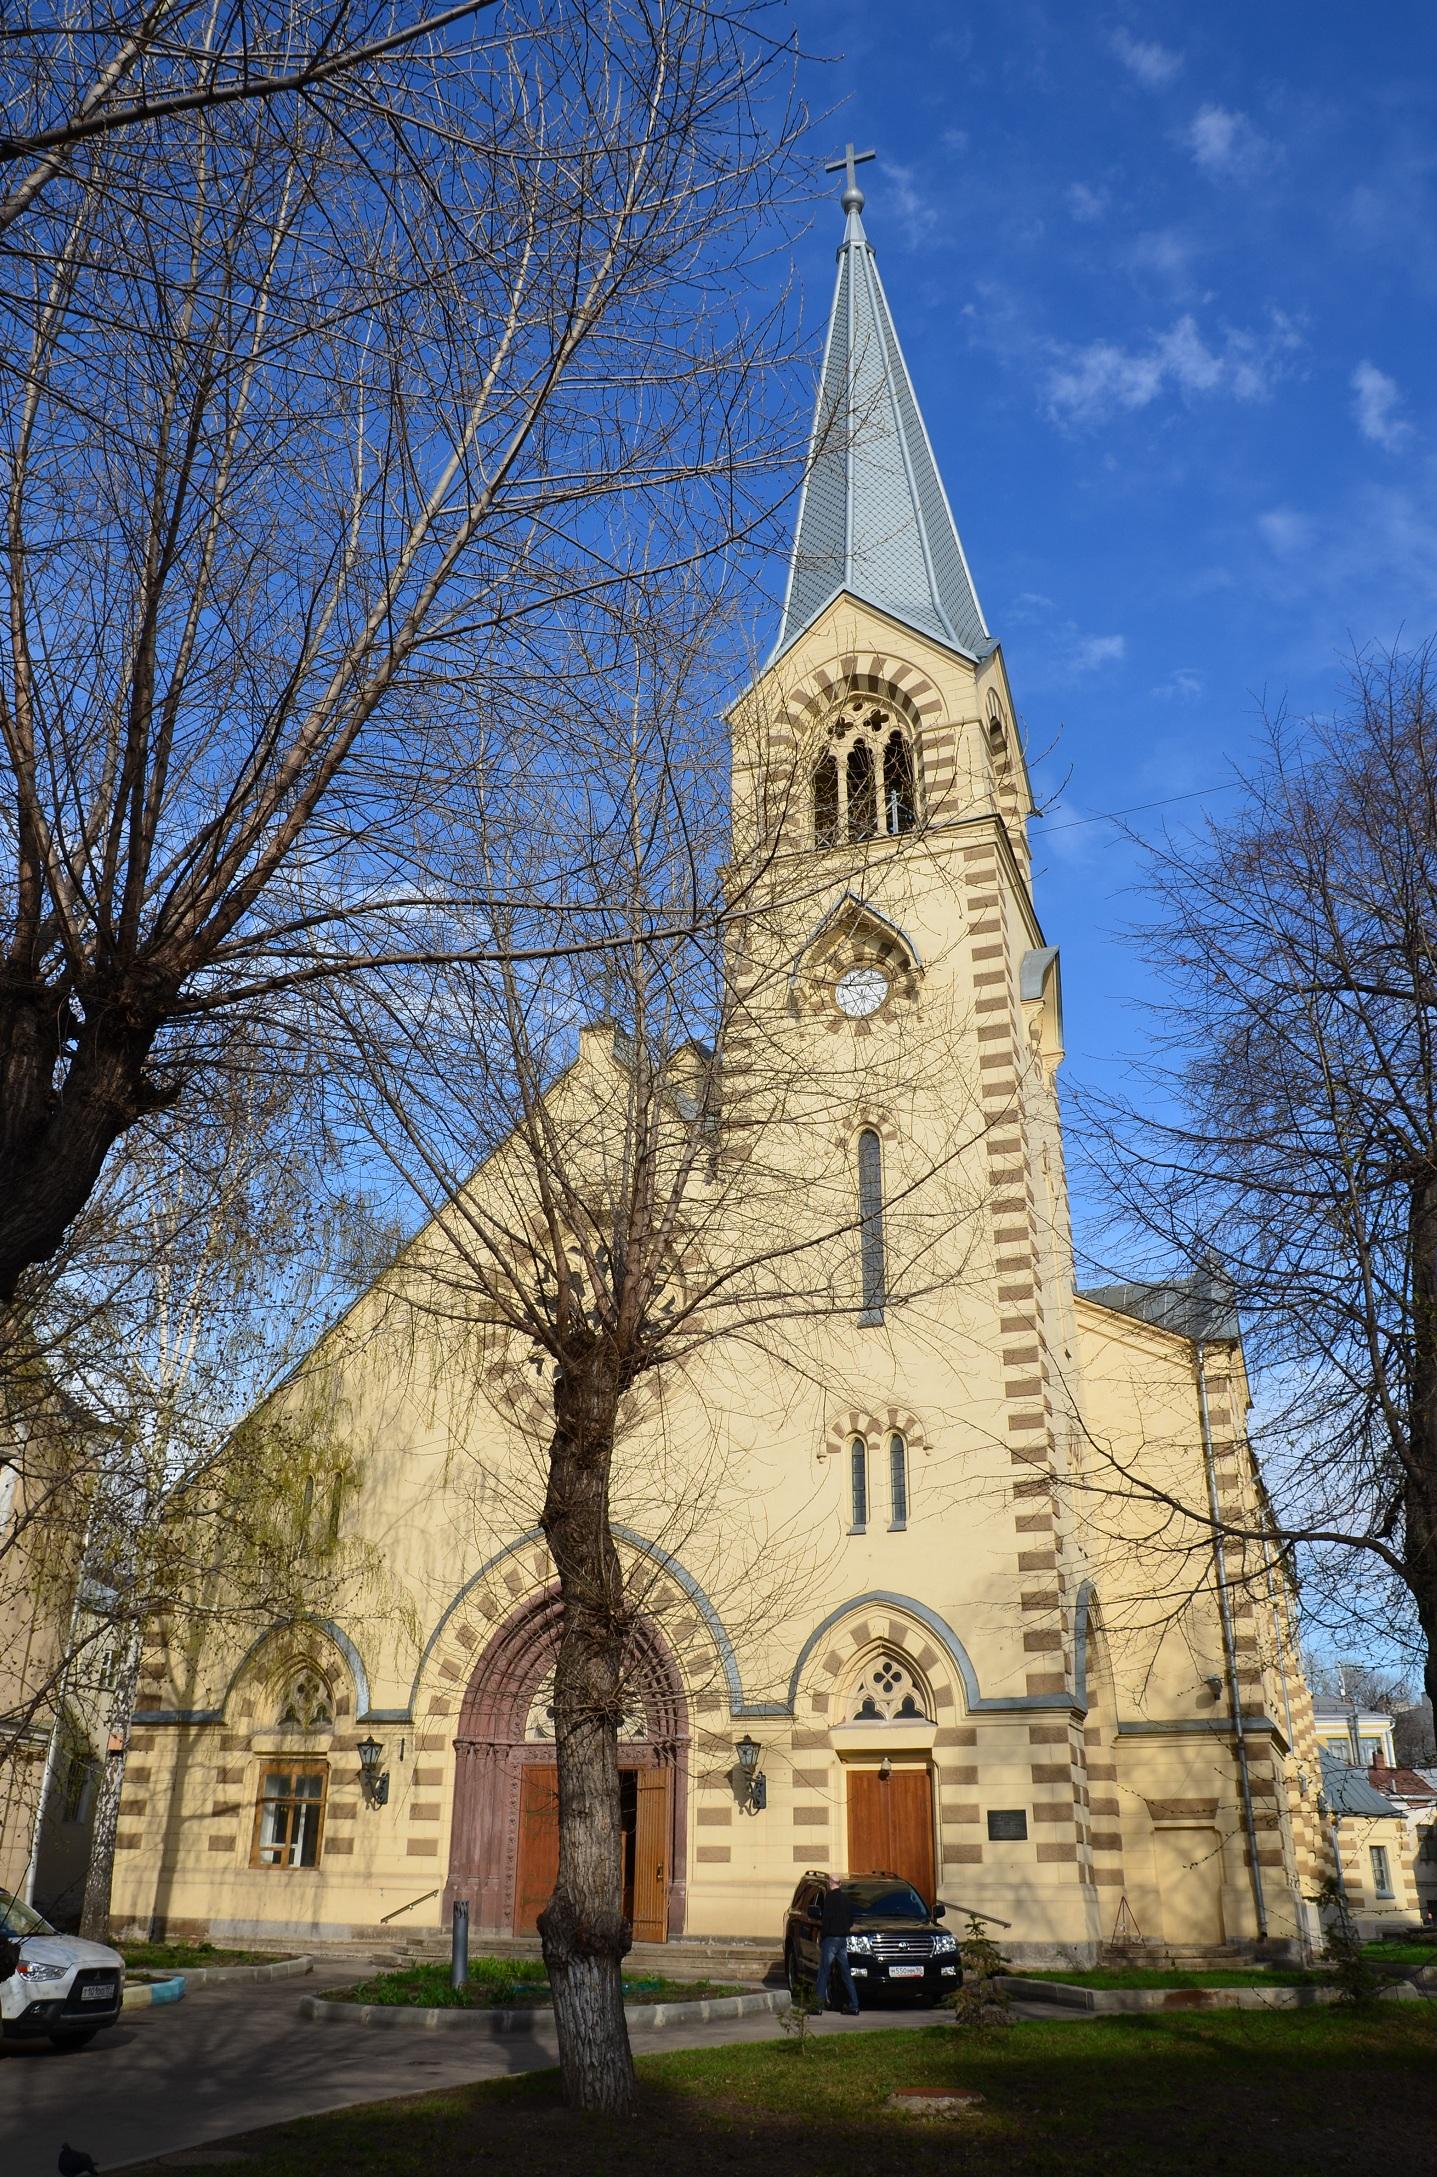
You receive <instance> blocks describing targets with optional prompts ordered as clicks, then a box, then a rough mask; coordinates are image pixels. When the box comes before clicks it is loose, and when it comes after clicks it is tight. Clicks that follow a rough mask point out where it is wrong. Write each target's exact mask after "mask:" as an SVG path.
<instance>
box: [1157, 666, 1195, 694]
mask: <svg viewBox="0 0 1437 2177" xmlns="http://www.w3.org/2000/svg"><path fill="white" fill-rule="evenodd" d="M1153 694H1154V695H1155V696H1157V697H1158V698H1159V699H1160V700H1161V701H1162V702H1164V703H1195V702H1196V701H1197V699H1198V697H1199V696H1200V695H1201V694H1202V674H1201V673H1199V672H1195V671H1194V669H1193V667H1192V666H1190V665H1179V666H1176V667H1175V668H1174V669H1173V671H1172V673H1171V674H1170V675H1169V676H1168V678H1167V679H1166V680H1162V681H1159V683H1158V685H1157V687H1156V688H1154V690H1153Z"/></svg>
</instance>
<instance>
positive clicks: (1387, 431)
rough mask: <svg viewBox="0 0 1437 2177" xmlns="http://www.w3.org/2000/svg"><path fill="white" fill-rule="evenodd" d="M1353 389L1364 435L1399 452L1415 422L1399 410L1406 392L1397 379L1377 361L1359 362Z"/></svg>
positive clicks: (1355, 408) (1358, 421) (1389, 450)
mask: <svg viewBox="0 0 1437 2177" xmlns="http://www.w3.org/2000/svg"><path fill="white" fill-rule="evenodd" d="M1352 391H1353V393H1354V395H1355V396H1356V398H1355V399H1354V402H1353V409H1354V412H1355V414H1356V417H1357V428H1358V430H1359V431H1360V432H1361V433H1362V436H1363V437H1364V438H1370V439H1371V441H1372V443H1373V445H1374V446H1385V447H1386V449H1387V451H1388V453H1396V451H1397V449H1398V447H1399V446H1402V445H1404V444H1405V443H1406V441H1407V440H1408V439H1409V438H1411V436H1412V426H1411V424H1410V423H1409V422H1408V421H1407V418H1406V417H1405V416H1403V415H1402V414H1400V413H1399V411H1400V410H1401V407H1402V392H1401V389H1400V387H1399V386H1398V383H1397V380H1396V379H1395V378H1389V377H1388V375H1387V373H1386V371H1385V370H1379V369H1378V368H1377V365H1376V364H1375V363H1365V362H1364V363H1359V364H1358V366H1357V368H1356V370H1355V371H1354V372H1353V373H1352Z"/></svg>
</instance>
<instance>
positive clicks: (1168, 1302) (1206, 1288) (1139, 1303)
mask: <svg viewBox="0 0 1437 2177" xmlns="http://www.w3.org/2000/svg"><path fill="white" fill-rule="evenodd" d="M1078 1298H1079V1299H1080V1300H1091V1301H1092V1302H1093V1303H1094V1304H1095V1306H1097V1307H1100V1308H1111V1309H1112V1310H1113V1312H1114V1314H1116V1315H1132V1316H1136V1318H1137V1319H1138V1321H1139V1322H1143V1323H1152V1324H1154V1325H1155V1326H1156V1327H1157V1328H1158V1329H1159V1330H1170V1331H1174V1332H1175V1333H1176V1334H1177V1336H1178V1337H1180V1338H1192V1339H1194V1340H1196V1339H1199V1338H1202V1339H1232V1338H1237V1337H1239V1336H1240V1335H1241V1330H1240V1326H1239V1323H1238V1318H1237V1309H1236V1307H1235V1306H1234V1303H1233V1297H1232V1290H1231V1288H1230V1286H1228V1284H1227V1283H1226V1281H1225V1280H1224V1279H1223V1277H1222V1276H1221V1274H1220V1273H1219V1272H1216V1271H1214V1270H1212V1269H1209V1268H1204V1269H1201V1270H1195V1271H1194V1272H1193V1274H1192V1275H1191V1276H1190V1277H1180V1278H1170V1279H1168V1280H1166V1281H1165V1282H1162V1283H1156V1284H1155V1283H1151V1282H1147V1281H1141V1280H1138V1279H1130V1280H1129V1281H1128V1282H1127V1283H1125V1284H1119V1285H1089V1286H1085V1287H1083V1288H1082V1289H1081V1290H1080V1291H1079V1294H1078Z"/></svg>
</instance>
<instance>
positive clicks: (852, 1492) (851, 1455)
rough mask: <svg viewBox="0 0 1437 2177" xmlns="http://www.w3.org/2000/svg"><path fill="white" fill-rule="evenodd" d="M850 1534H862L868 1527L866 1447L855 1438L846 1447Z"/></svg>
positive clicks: (860, 1439)
mask: <svg viewBox="0 0 1437 2177" xmlns="http://www.w3.org/2000/svg"><path fill="white" fill-rule="evenodd" d="M848 1488H849V1510H850V1512H851V1513H852V1518H851V1519H850V1520H849V1526H848V1531H849V1533H850V1534H862V1533H863V1531H864V1529H865V1528H866V1527H867V1525H868V1446H867V1444H865V1443H864V1441H863V1438H862V1437H861V1436H855V1437H854V1439H853V1442H852V1443H851V1444H850V1445H849V1447H848Z"/></svg>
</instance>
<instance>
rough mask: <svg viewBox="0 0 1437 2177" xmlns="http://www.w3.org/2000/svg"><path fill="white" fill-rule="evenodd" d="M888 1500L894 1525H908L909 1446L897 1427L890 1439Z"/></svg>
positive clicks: (891, 1522)
mask: <svg viewBox="0 0 1437 2177" xmlns="http://www.w3.org/2000/svg"><path fill="white" fill-rule="evenodd" d="M888 1502H889V1507H890V1511H891V1514H892V1517H891V1519H890V1522H889V1524H890V1525H891V1526H894V1527H906V1526H907V1525H908V1446H907V1445H906V1444H905V1443H904V1441H903V1438H902V1437H901V1436H900V1435H899V1434H898V1431H897V1430H896V1429H895V1430H894V1432H893V1434H892V1435H891V1436H890V1437H889V1439H888Z"/></svg>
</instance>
